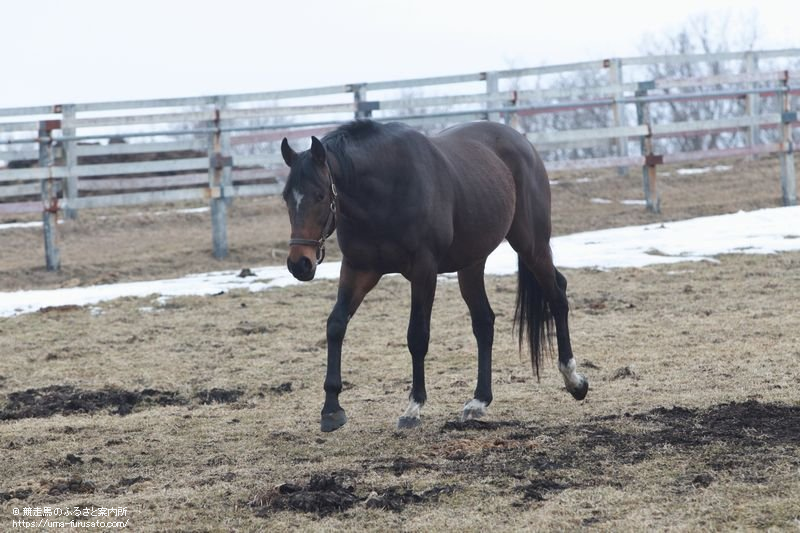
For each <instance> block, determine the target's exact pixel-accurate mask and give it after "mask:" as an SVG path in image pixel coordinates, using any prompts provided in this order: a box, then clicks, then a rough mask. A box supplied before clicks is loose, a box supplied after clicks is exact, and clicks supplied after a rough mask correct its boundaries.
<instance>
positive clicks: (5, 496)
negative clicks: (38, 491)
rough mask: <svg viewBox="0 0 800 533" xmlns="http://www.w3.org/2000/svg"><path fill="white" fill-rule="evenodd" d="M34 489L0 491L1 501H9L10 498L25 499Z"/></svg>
mask: <svg viewBox="0 0 800 533" xmlns="http://www.w3.org/2000/svg"><path fill="white" fill-rule="evenodd" d="M31 494H33V491H32V490H31V489H17V490H10V491H8V492H0V502H7V501H10V500H25V499H27V498H28V497H29V496H30V495H31Z"/></svg>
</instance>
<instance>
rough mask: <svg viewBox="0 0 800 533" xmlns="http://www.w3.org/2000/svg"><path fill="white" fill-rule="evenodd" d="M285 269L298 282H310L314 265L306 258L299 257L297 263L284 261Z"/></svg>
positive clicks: (288, 260) (289, 260) (312, 277)
mask: <svg viewBox="0 0 800 533" xmlns="http://www.w3.org/2000/svg"><path fill="white" fill-rule="evenodd" d="M286 268H288V269H289V272H291V273H292V276H294V277H295V278H297V279H298V280H300V281H311V280H312V279H314V273H315V272H316V265H315V264H314V263H313V262H312V261H311V259H309V258H308V257H306V256H304V255H303V256H300V259H298V260H297V261H292V260H291V258H290V259H287V260H286Z"/></svg>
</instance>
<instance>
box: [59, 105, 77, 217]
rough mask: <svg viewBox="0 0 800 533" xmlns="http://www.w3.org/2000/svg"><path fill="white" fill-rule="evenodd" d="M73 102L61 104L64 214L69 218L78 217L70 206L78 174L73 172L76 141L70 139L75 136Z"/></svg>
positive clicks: (74, 196) (75, 163)
mask: <svg viewBox="0 0 800 533" xmlns="http://www.w3.org/2000/svg"><path fill="white" fill-rule="evenodd" d="M75 115H76V114H75V104H64V105H62V106H61V124H62V128H61V132H62V133H63V135H64V137H66V138H67V139H65V140H64V141H63V145H62V146H63V149H64V168H66V170H67V179H66V181H65V184H64V185H65V187H64V196H65V197H66V198H67V208H66V209H65V210H64V215H65V216H66V218H68V219H70V220H75V219H76V218H78V210H77V209H75V208H74V207H71V205H72V200H75V199H76V198H78V176H77V174H76V173H75V167H77V166H78V143H77V141H75V140H73V139H70V138H71V137H75V133H76V130H75V127H74V126H72V125H71V123H72V121H73V120H75Z"/></svg>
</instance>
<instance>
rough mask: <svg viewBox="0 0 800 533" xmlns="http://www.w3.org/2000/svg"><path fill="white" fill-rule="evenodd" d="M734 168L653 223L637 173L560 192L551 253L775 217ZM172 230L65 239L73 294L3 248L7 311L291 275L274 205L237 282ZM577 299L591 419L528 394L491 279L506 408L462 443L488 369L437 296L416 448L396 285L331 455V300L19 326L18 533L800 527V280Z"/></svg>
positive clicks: (561, 398)
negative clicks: (629, 230) (43, 525)
mask: <svg viewBox="0 0 800 533" xmlns="http://www.w3.org/2000/svg"><path fill="white" fill-rule="evenodd" d="M726 164H733V165H734V168H733V169H727V170H716V171H711V172H709V173H706V174H702V175H679V174H677V172H676V169H668V170H667V171H668V172H670V174H669V175H668V176H665V177H664V178H663V179H662V181H661V183H660V185H661V187H662V207H663V213H662V214H661V215H660V216H657V217H655V216H652V215H648V214H647V213H645V212H644V209H643V208H642V207H641V206H631V205H625V204H621V203H620V201H621V200H627V199H635V198H639V197H640V196H641V193H640V191H639V186H640V177H639V175H638V173H637V172H633V173H632V175H631V176H629V177H617V176H616V174H615V173H614V172H613V171H609V172H595V173H569V174H566V173H565V174H559V175H554V176H551V178H552V179H553V180H555V181H556V182H557V183H556V184H554V185H553V194H554V230H555V232H556V233H557V234H565V233H571V232H574V231H581V230H586V229H597V228H603V227H611V226H621V225H628V224H636V223H647V222H653V221H658V220H674V219H680V218H688V217H693V216H699V215H703V214H716V213H724V212H733V211H737V210H739V209H754V208H760V207H773V206H776V205H779V196H780V188H779V184H778V178H777V162H776V161H773V160H769V159H768V160H764V161H758V162H733V163H726ZM593 198H603V199H608V200H611V203H596V202H592V199H593ZM165 210H167V208H164V207H161V208H150V209H146V210H141V211H139V210H137V211H135V212H133V211H128V212H122V211H116V212H85V213H82V214H81V218H80V220H79V221H78V222H76V223H65V224H63V225H62V226H61V227H60V230H59V231H60V234H59V237H60V242H61V246H62V254H63V262H64V268H63V271H62V272H61V273H59V274H51V273H47V272H45V271H44V270H43V268H42V267H41V264H42V263H43V253H42V251H41V249H40V246H41V245H40V243H39V241H40V235H39V234H38V231H39V230H35V229H20V230H4V231H0V250H3V252H2V256H0V290H3V291H8V290H15V289H20V288H41V287H58V286H73V285H84V284H91V283H97V282H110V281H117V280H120V281H123V280H124V281H127V280H134V279H154V278H161V277H173V276H178V275H182V274H186V273H190V272H202V271H207V270H218V269H227V268H230V269H238V268H243V267H253V266H259V265H262V264H266V263H270V262H274V263H276V264H279V263H282V262H283V261H284V256H283V253H284V250H285V244H284V243H285V240H286V238H287V236H288V229H287V223H286V222H285V221H284V220H283V212H282V207H281V206H280V205H279V204H278V203H277V202H276V201H275V200H272V199H262V200H258V201H249V202H237V204H236V205H235V206H234V208H233V210H232V214H231V224H230V234H231V235H230V241H231V251H232V253H231V258H230V259H227V260H225V261H222V262H217V261H214V260H213V259H210V258H209V253H208V250H209V248H210V243H209V242H208V241H209V239H210V229H209V223H208V215H207V214H202V213H201V214H159V213H158V212H159V211H165ZM103 217H107V218H103ZM699 237H700V238H701V237H702V236H699ZM31 243H35V244H36V245H35V246H34V245H32V244H31ZM9 250H13V253H10V252H9ZM330 252H331V255H333V256H335V255H336V250H335V249H334V250H331V251H330ZM565 274H566V276H567V277H568V279H569V283H570V285H569V286H570V289H569V295H570V300H571V309H572V314H571V330H572V341H573V348H574V351H575V354H576V357H577V359H578V365H579V367H580V368H581V370H582V371H583V372H585V373H586V374H587V376H588V377H589V379H590V382H591V389H590V391H589V395H588V397H587V399H586V400H585V401H583V402H575V401H574V400H573V399H572V398H571V396H569V394H568V393H567V392H566V391H565V390H564V388H563V382H562V380H561V377H560V374H559V373H558V371H557V369H556V365H555V361H552V362H550V363H548V364H546V365H545V368H544V371H543V375H542V379H541V382H537V381H536V379H535V378H534V377H533V376H532V373H531V369H530V366H529V363H526V362H525V361H526V360H527V357H520V355H519V353H518V350H517V346H516V343H515V340H514V337H513V335H512V332H511V316H512V314H513V302H514V298H515V290H516V287H515V285H516V281H515V279H514V278H512V277H493V278H490V279H488V280H487V289H488V292H489V295H490V300H491V301H492V305H493V307H494V309H495V311H496V313H497V316H498V320H497V332H496V334H495V350H494V354H495V357H494V360H495V363H494V397H495V401H494V403H493V404H492V406H491V407H490V409H489V413H490V414H489V416H488V417H487V418H485V419H483V420H481V421H478V422H475V421H473V422H469V423H460V422H458V415H459V413H460V409H461V406H462V405H463V403H464V402H465V401H466V400H468V399H469V398H470V397H471V393H472V389H473V387H474V380H475V375H476V355H475V353H476V348H475V341H474V339H473V337H472V332H471V326H470V323H469V317H468V314H467V310H466V306H465V305H464V304H463V302H462V301H461V299H460V296H459V294H458V292H459V291H458V286H457V284H456V283H454V282H452V281H442V282H441V283H440V285H439V288H438V292H437V299H436V303H435V305H434V311H433V320H432V335H431V347H430V352H429V355H428V358H427V367H426V370H427V372H426V374H427V376H428V395H429V403H428V404H427V405H426V406H425V408H424V410H423V423H422V426H421V427H419V428H417V429H414V430H407V431H398V430H396V429H395V423H396V419H397V417H398V416H399V415H400V414H401V412H402V410H403V409H404V407H405V404H406V398H407V393H408V389H409V386H410V378H411V369H410V357H409V355H408V353H407V350H406V347H405V330H406V325H407V324H406V320H407V316H408V305H409V288H408V285H407V283H406V282H405V281H404V280H402V279H400V278H397V277H394V278H387V279H385V280H383V281H382V282H381V284H380V285H379V286H378V288H377V289H375V290H374V291H373V292H372V293H370V295H369V296H368V298H367V299H366V301H365V303H364V305H363V306H362V308H361V309H360V310H359V313H358V315H357V316H356V317H355V318H354V320H353V321H352V323H351V326H350V329H349V331H348V335H347V338H346V340H345V349H344V357H343V379H344V380H345V391H344V392H343V393H342V396H341V401H342V405H343V407H344V408H345V409H346V410H347V413H348V417H349V422H348V424H347V425H346V426H344V427H343V428H342V429H340V430H338V431H336V432H334V433H326V434H322V433H320V432H319V409H320V407H321V402H322V381H323V377H324V371H325V340H324V337H325V334H324V323H325V319H326V317H327V314H328V312H329V310H330V307H331V306H332V304H333V299H334V295H335V284H334V283H333V282H325V281H321V282H315V283H312V284H306V285H302V286H297V287H290V288H286V289H280V290H271V291H266V292H262V293H249V292H230V293H226V294H222V295H218V296H213V297H184V298H173V299H170V300H168V301H166V302H159V301H158V300H157V298H156V297H155V296H153V297H151V298H143V299H133V298H126V299H119V300H114V301H111V302H107V303H103V304H100V305H98V306H97V308H96V309H95V310H93V311H92V310H90V309H87V308H53V309H49V310H46V311H45V312H38V313H32V314H28V315H22V316H18V317H13V318H3V319H0V529H3V530H6V529H12V519H14V518H17V519H19V518H22V517H21V516H20V517H15V516H14V515H13V510H14V509H15V508H16V509H19V510H20V511H21V510H22V509H23V508H31V509H35V508H42V507H45V506H48V507H51V508H56V507H58V508H69V509H72V508H74V507H75V506H78V507H81V508H84V507H85V508H92V507H94V508H95V509H97V508H101V507H105V508H118V507H124V508H126V509H127V517H126V519H128V520H129V527H130V528H131V529H132V530H135V531H155V530H158V531H163V530H169V531H183V530H191V531H255V530H264V531H283V530H295V529H297V530H331V531H332V530H344V531H364V530H367V531H386V530H397V529H399V530H423V531H442V530H463V531H486V530H494V531H514V530H576V529H581V528H593V529H598V530H607V531H649V530H654V529H655V530H682V531H684V530H691V531H694V530H731V529H738V530H753V529H764V530H766V529H771V530H797V529H798V528H800V498H798V496H797V495H798V494H800V392H798V390H800V389H799V387H800V373H798V371H797V366H798V362H800V313H798V312H797V294H800V253H786V254H780V255H770V256H746V255H731V256H723V257H720V258H719V262H716V263H712V262H703V263H685V264H677V265H668V266H655V267H648V268H641V269H618V270H611V271H596V270H589V269H584V270H566V271H565ZM28 519H29V520H35V521H36V522H37V523H38V521H39V520H41V519H42V518H41V517H35V518H30V517H29V518H28ZM51 530H57V529H54V528H51Z"/></svg>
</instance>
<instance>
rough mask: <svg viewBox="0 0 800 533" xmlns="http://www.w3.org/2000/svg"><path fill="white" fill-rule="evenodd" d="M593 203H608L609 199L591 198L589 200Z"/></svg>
mask: <svg viewBox="0 0 800 533" xmlns="http://www.w3.org/2000/svg"><path fill="white" fill-rule="evenodd" d="M589 201H590V202H592V203H593V204H610V203H611V200H606V199H605V198H592V199H591V200H589Z"/></svg>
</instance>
